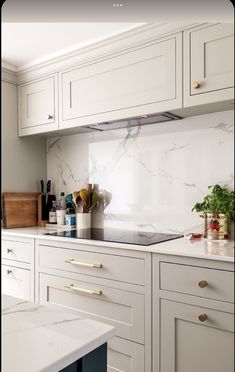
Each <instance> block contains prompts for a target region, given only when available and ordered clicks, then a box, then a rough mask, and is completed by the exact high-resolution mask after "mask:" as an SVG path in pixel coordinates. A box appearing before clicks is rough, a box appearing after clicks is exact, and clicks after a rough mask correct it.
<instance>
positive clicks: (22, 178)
mask: <svg viewBox="0 0 235 372" xmlns="http://www.w3.org/2000/svg"><path fill="white" fill-rule="evenodd" d="M1 120H2V192H4V191H19V192H27V191H28V192H30V191H31V192H36V191H40V188H39V180H40V179H42V178H44V179H46V139H45V138H38V137H37V138H36V137H34V138H33V137H27V138H19V137H18V136H17V87H16V85H14V84H11V83H8V82H5V81H2V119H1Z"/></svg>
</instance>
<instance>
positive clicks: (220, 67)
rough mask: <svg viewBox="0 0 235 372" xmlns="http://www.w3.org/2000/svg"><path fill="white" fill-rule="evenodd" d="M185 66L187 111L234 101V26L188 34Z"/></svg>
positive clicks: (223, 26)
mask: <svg viewBox="0 0 235 372" xmlns="http://www.w3.org/2000/svg"><path fill="white" fill-rule="evenodd" d="M184 66H185V67H184V107H188V106H194V105H201V104H205V103H212V102H219V101H224V100H232V99H233V95H234V91H233V87H234V25H233V24H214V25H206V26H202V27H197V28H194V29H190V30H187V31H185V32H184ZM231 108H232V106H231Z"/></svg>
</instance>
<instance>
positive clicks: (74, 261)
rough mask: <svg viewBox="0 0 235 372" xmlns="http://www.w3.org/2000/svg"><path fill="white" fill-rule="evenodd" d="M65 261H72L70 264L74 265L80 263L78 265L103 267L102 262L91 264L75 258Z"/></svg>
mask: <svg viewBox="0 0 235 372" xmlns="http://www.w3.org/2000/svg"><path fill="white" fill-rule="evenodd" d="M64 262H65V263H70V264H73V265H78V266H84V267H93V268H96V269H101V268H102V267H103V265H102V264H101V263H94V264H91V263H86V262H80V261H76V260H74V259H73V258H72V259H71V260H65V261H64Z"/></svg>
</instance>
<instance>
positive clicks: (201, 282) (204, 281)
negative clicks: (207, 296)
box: [198, 280, 208, 288]
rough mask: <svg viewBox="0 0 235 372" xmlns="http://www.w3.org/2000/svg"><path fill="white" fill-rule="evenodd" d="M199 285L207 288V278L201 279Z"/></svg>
mask: <svg viewBox="0 0 235 372" xmlns="http://www.w3.org/2000/svg"><path fill="white" fill-rule="evenodd" d="M198 285H199V287H200V288H206V287H207V286H208V283H207V281H206V280H200V282H198Z"/></svg>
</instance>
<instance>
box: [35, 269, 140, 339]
mask: <svg viewBox="0 0 235 372" xmlns="http://www.w3.org/2000/svg"><path fill="white" fill-rule="evenodd" d="M71 284H72V285H73V286H71ZM93 292H94V293H93ZM101 292H102V293H101ZM39 302H40V303H42V304H47V303H53V304H56V305H61V306H64V307H67V308H68V307H69V308H71V309H74V310H77V311H78V313H79V314H80V315H81V316H82V317H85V318H90V319H94V320H98V321H100V322H103V323H107V324H110V325H113V326H114V327H115V328H116V335H117V336H120V337H123V338H126V339H129V340H132V341H136V342H139V343H144V303H145V301H144V295H143V294H138V293H132V292H129V291H124V290H121V289H116V288H112V287H111V286H110V287H108V286H104V285H100V284H99V280H97V282H96V284H94V283H92V282H89V277H87V279H84V281H83V280H82V281H81V280H79V281H78V280H71V279H68V278H64V277H59V276H55V275H49V274H44V273H41V274H39Z"/></svg>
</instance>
